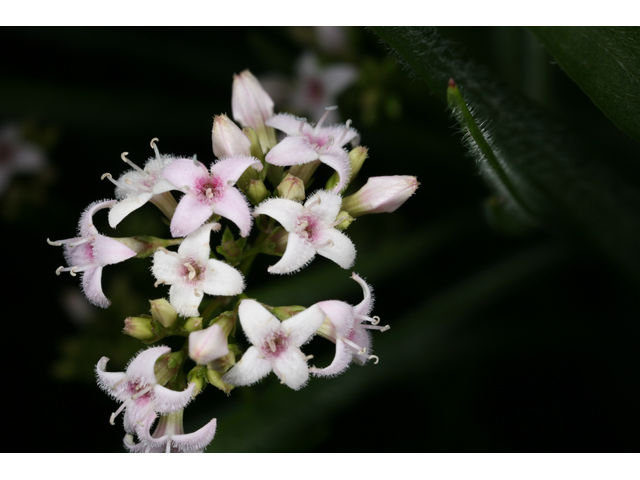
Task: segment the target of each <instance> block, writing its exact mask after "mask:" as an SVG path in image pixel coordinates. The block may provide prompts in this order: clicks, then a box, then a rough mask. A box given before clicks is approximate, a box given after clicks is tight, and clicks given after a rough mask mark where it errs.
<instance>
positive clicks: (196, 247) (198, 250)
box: [178, 223, 220, 265]
mask: <svg viewBox="0 0 640 480" xmlns="http://www.w3.org/2000/svg"><path fill="white" fill-rule="evenodd" d="M212 229H216V230H219V229H220V224H219V223H207V224H205V225H202V226H201V227H199V228H198V229H196V230H195V231H193V232H192V233H190V234H189V235H188V236H187V238H185V239H184V240H183V241H182V243H181V244H180V246H179V247H178V253H179V254H180V256H182V257H184V258H189V259H193V260H196V261H197V262H198V263H199V264H201V265H204V264H205V263H206V262H207V260H209V254H210V253H211V245H210V244H209V239H210V238H211V230H212Z"/></svg>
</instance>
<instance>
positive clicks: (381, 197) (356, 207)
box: [342, 175, 420, 217]
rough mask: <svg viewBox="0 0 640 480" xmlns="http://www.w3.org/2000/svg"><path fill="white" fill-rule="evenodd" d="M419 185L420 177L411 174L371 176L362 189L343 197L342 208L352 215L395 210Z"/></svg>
mask: <svg viewBox="0 0 640 480" xmlns="http://www.w3.org/2000/svg"><path fill="white" fill-rule="evenodd" d="M419 185H420V183H419V182H418V179H417V178H416V177H412V176H409V175H394V176H389V177H369V179H368V180H367V183H366V184H365V185H364V186H363V187H362V188H361V189H360V190H358V191H357V192H356V193H354V194H353V195H349V196H348V197H345V198H344V199H343V201H342V209H343V210H345V211H347V212H349V215H351V216H352V217H358V216H360V215H365V214H369V213H384V212H389V213H390V212H395V211H396V210H397V209H398V208H400V206H401V205H402V204H403V203H404V202H406V201H407V200H408V199H409V197H410V196H411V195H413V194H414V193H415V191H416V190H417V189H418V186H419Z"/></svg>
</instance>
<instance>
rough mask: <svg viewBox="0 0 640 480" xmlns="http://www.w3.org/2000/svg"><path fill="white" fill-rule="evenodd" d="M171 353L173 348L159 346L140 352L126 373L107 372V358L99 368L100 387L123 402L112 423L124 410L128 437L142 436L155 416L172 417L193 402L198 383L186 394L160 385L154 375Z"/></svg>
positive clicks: (101, 361) (192, 385) (190, 386)
mask: <svg viewBox="0 0 640 480" xmlns="http://www.w3.org/2000/svg"><path fill="white" fill-rule="evenodd" d="M169 352H171V349H170V348H169V347H165V346H159V347H152V348H149V349H147V350H142V351H140V352H139V353H138V354H137V355H136V356H135V358H133V359H132V360H131V362H130V363H129V365H128V366H127V369H126V371H125V372H107V371H106V370H105V368H106V367H107V362H108V361H109V359H108V358H107V357H102V358H101V359H100V361H99V362H98V364H97V365H96V375H97V377H98V386H100V388H101V389H102V390H104V391H105V392H106V393H108V394H109V395H110V396H111V397H113V398H115V399H116V400H118V401H120V402H122V405H120V408H118V410H116V411H115V412H114V413H113V414H112V415H111V419H110V420H109V422H110V423H111V424H112V425H114V419H115V417H117V416H118V414H119V413H120V412H122V410H124V411H125V412H124V421H123V422H124V429H125V431H126V432H128V433H134V432H139V431H140V429H141V428H144V427H145V426H147V425H150V423H152V422H153V418H155V413H170V412H175V411H176V410H179V409H182V408H184V407H185V406H186V405H187V404H188V403H189V402H190V401H191V394H192V393H193V389H194V387H195V384H194V383H191V384H189V386H188V387H187V388H186V389H185V390H183V391H182V392H176V391H174V390H169V389H168V388H166V387H163V386H162V385H159V384H158V382H157V380H156V375H155V372H154V368H155V364H156V361H157V360H158V358H160V357H161V356H162V355H164V354H165V353H169Z"/></svg>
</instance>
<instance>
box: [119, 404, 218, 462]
mask: <svg viewBox="0 0 640 480" xmlns="http://www.w3.org/2000/svg"><path fill="white" fill-rule="evenodd" d="M183 412H184V410H182V409H180V410H176V411H175V412H172V413H169V414H167V415H163V416H161V417H160V420H158V425H156V428H155V430H154V431H153V434H151V433H150V430H151V424H152V423H153V421H154V420H155V419H156V414H155V413H154V414H153V415H152V416H149V420H150V422H149V421H148V422H147V423H146V424H145V426H144V428H140V429H138V430H137V434H138V438H139V439H140V443H134V441H133V435H131V434H127V435H125V437H124V446H125V448H126V449H127V450H129V452H131V453H179V452H184V453H196V452H198V453H202V451H203V450H204V449H205V447H206V446H207V445H209V443H211V440H213V436H214V435H215V433H216V419H215V418H214V419H212V420H211V421H210V422H209V423H207V424H206V425H205V426H204V427H202V428H200V429H198V430H196V431H195V432H192V433H186V434H185V433H184V428H183V426H182V415H183Z"/></svg>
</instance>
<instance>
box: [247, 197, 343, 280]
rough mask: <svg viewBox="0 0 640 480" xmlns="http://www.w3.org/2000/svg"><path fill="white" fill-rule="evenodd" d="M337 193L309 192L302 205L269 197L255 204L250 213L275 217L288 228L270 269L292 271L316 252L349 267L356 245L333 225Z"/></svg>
mask: <svg viewBox="0 0 640 480" xmlns="http://www.w3.org/2000/svg"><path fill="white" fill-rule="evenodd" d="M341 202H342V199H341V198H340V195H338V194H335V193H330V192H326V191H323V190H320V191H318V192H317V193H315V194H313V195H311V196H310V198H309V199H308V200H307V202H306V203H305V204H304V206H303V205H301V204H300V203H297V202H294V201H292V200H286V199H283V198H274V199H269V200H266V201H264V202H263V203H261V204H260V205H258V206H257V207H256V208H255V210H254V212H253V215H254V216H257V215H268V216H270V217H272V218H275V219H276V220H277V221H278V222H280V224H281V225H282V226H283V227H284V229H285V230H286V231H287V232H289V239H288V243H287V249H286V251H285V252H284V255H283V256H282V258H281V259H280V261H279V262H278V263H276V264H275V265H272V266H271V267H269V269H268V270H269V272H271V273H291V272H295V271H296V270H299V269H300V268H302V267H304V266H305V265H306V264H307V263H309V262H310V261H311V260H312V259H313V257H314V256H315V254H316V253H318V254H319V255H322V256H323V257H327V258H328V259H329V260H333V261H334V262H336V263H337V264H338V265H340V266H341V267H342V268H350V267H351V266H352V265H353V262H354V261H355V258H356V247H355V246H354V244H353V242H352V241H351V240H350V239H349V237H347V236H346V235H345V234H344V233H342V232H340V231H338V230H337V229H336V228H334V227H335V225H337V224H338V223H340V221H337V220H336V217H337V216H338V213H339V212H340V204H341Z"/></svg>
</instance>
